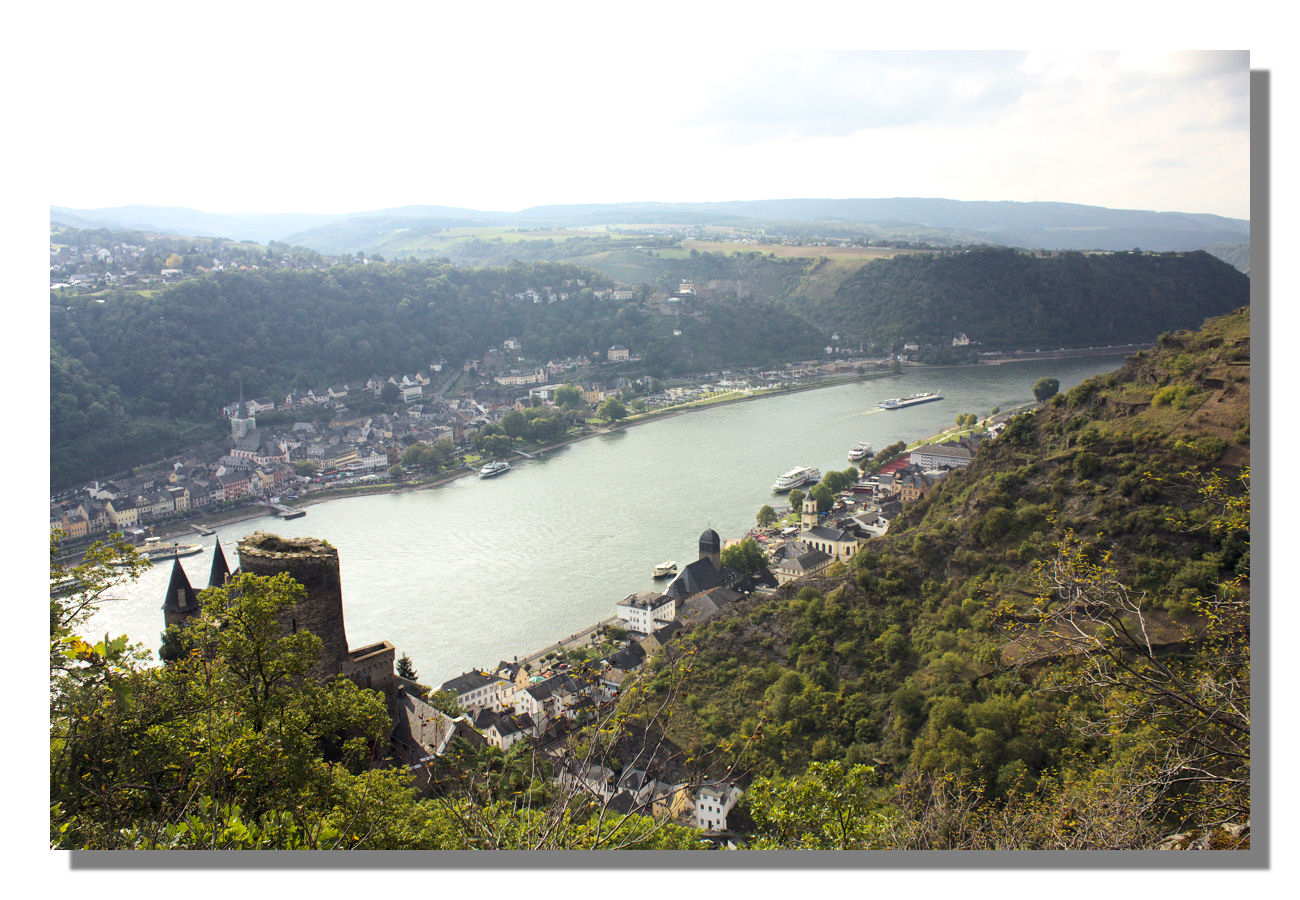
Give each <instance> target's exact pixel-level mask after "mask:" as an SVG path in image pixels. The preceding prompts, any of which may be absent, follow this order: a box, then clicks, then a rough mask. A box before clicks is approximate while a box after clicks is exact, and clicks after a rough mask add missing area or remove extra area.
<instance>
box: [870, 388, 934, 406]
mask: <svg viewBox="0 0 1300 900" xmlns="http://www.w3.org/2000/svg"><path fill="white" fill-rule="evenodd" d="M942 399H943V394H940V393H938V392H937V391H928V392H926V393H924V394H914V395H913V396H911V397H894V398H893V399H890V400H881V401H880V403H879V406H880V408H881V409H903V408H905V407H908V406H916V405H917V404H918V403H930V402H931V401H933V400H942Z"/></svg>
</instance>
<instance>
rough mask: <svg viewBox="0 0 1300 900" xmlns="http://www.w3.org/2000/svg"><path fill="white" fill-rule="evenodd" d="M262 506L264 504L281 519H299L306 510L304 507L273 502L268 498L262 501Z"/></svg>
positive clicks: (305, 513)
mask: <svg viewBox="0 0 1300 900" xmlns="http://www.w3.org/2000/svg"><path fill="white" fill-rule="evenodd" d="M263 506H266V507H267V508H268V509H270V510H271V511H272V512H274V513H275V514H276V515H277V516H279V517H280V518H281V519H301V518H302V517H303V516H305V515H307V510H305V509H295V508H294V507H292V506H285V505H284V504H283V503H275V502H273V501H270V500H268V501H267V502H266V503H264V504H263Z"/></svg>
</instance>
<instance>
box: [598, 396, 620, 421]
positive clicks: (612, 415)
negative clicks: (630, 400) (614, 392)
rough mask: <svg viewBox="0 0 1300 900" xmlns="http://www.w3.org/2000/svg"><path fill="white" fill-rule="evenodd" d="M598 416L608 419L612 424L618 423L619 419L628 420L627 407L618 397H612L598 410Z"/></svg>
mask: <svg viewBox="0 0 1300 900" xmlns="http://www.w3.org/2000/svg"><path fill="white" fill-rule="evenodd" d="M596 415H598V416H600V417H601V418H602V419H608V420H609V421H610V422H617V421H618V420H619V419H625V418H627V407H626V406H624V405H623V402H622V401H621V400H619V399H618V398H617V397H610V398H608V399H607V400H605V402H604V403H602V404H600V408H599V409H597V410H596Z"/></svg>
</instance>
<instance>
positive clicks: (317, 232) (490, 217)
mask: <svg viewBox="0 0 1300 900" xmlns="http://www.w3.org/2000/svg"><path fill="white" fill-rule="evenodd" d="M51 220H52V221H53V222H54V223H55V224H67V225H75V226H79V227H92V228H93V227H129V228H147V229H152V230H157V231H164V232H171V233H185V234H195V235H205V236H208V235H210V236H216V237H228V238H232V239H238V240H258V241H269V240H281V241H285V242H287V243H290V244H295V245H301V246H305V247H309V248H311V249H313V250H317V251H318V252H321V253H347V252H355V251H358V250H362V251H367V252H373V251H374V250H375V249H376V248H377V247H378V246H379V245H380V244H382V243H383V242H384V241H385V240H386V239H387V237H388V236H390V235H391V234H392V232H393V230H394V229H395V228H404V229H417V230H418V229H430V228H432V229H437V228H449V227H459V226H466V225H480V226H496V227H503V228H540V227H569V228H574V227H590V226H598V225H632V224H648V225H655V224H658V225H683V226H689V225H695V226H702V225H730V226H734V227H747V228H763V229H765V230H770V231H775V232H781V231H792V232H799V231H805V232H806V231H808V230H809V229H808V226H809V225H815V226H816V229H815V230H818V231H822V232H826V231H830V232H841V233H846V234H852V233H857V234H870V235H874V236H876V237H878V238H887V237H889V236H891V235H894V236H902V235H905V236H907V237H906V239H908V240H912V239H914V236H915V235H916V233H917V231H918V229H919V230H921V231H923V232H924V233H925V234H926V235H927V238H928V239H930V240H933V241H938V242H944V243H949V244H969V243H989V244H999V245H1003V246H1014V247H1024V248H1029V249H1040V248H1041V249H1048V250H1130V249H1133V248H1135V247H1140V248H1141V249H1143V250H1161V251H1163V250H1195V249H1200V248H1204V247H1209V246H1211V245H1215V244H1243V243H1248V242H1249V240H1250V223H1249V222H1248V221H1246V220H1243V219H1230V218H1225V217H1223V216H1214V215H1205V214H1196V213H1181V212H1152V211H1149V210H1130V209H1109V208H1106V207H1100V206H1086V205H1082V204H1076V203H1051V202H1035V203H1016V202H1009V201H1002V202H992V201H960V200H944V199H925V198H912V197H898V198H889V199H839V200H836V199H821V200H819V199H789V200H750V201H731V202H721V203H644V202H642V203H611V204H568V205H556V206H537V207H532V208H530V209H525V210H520V211H518V212H499V211H498V212H494V211H484V210H473V209H463V208H458V207H446V206H405V207H397V208H392V209H382V210H373V211H369V212H357V213H350V214H344V215H332V216H331V215H310V214H287V213H286V214H264V215H263V214H259V215H252V214H246V215H235V214H230V215H218V214H211V213H204V212H201V211H198V210H191V209H181V208H171V207H155V206H123V207H115V208H111V209H96V210H84V209H82V210H78V209H66V208H63V207H55V208H53V209H52V210H51Z"/></svg>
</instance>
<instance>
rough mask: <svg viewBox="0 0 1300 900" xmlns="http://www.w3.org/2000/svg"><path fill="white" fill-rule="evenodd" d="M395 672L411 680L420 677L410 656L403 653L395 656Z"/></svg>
mask: <svg viewBox="0 0 1300 900" xmlns="http://www.w3.org/2000/svg"><path fill="white" fill-rule="evenodd" d="M397 674H398V675H401V676H402V677H403V678H407V679H410V680H411V681H415V680H416V679H417V678H419V677H420V676H419V675H417V674H416V672H415V663H413V662H411V657H409V656H407V655H406V654H405V653H403V654H402V655H401V656H399V657H397Z"/></svg>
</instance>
